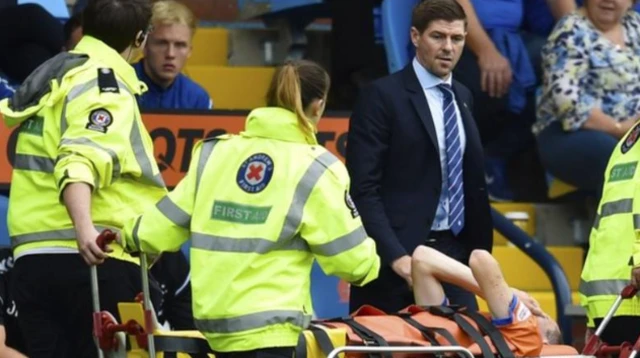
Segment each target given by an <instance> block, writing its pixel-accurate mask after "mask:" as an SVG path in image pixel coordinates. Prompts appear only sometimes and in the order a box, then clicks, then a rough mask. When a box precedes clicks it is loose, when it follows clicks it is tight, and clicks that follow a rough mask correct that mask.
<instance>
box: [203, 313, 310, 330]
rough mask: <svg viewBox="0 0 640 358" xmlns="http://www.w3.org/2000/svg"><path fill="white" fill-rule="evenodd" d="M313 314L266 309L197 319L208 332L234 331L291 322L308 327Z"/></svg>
mask: <svg viewBox="0 0 640 358" xmlns="http://www.w3.org/2000/svg"><path fill="white" fill-rule="evenodd" d="M310 322H311V316H310V315H305V314H304V313H303V312H300V311H287V310H278V311H265V312H258V313H251V314H247V315H244V316H238V317H231V318H218V319H197V318H196V319H195V324H196V327H197V328H198V330H199V331H201V332H206V333H234V332H243V331H248V330H251V329H256V328H262V327H267V326H271V325H275V324H284V323H290V324H293V325H295V326H297V327H301V328H306V327H307V326H308V325H309V323H310Z"/></svg>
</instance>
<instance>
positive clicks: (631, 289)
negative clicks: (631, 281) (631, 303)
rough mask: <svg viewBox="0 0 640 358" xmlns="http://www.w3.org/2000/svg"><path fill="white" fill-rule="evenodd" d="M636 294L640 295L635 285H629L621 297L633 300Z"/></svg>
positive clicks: (621, 293) (623, 290)
mask: <svg viewBox="0 0 640 358" xmlns="http://www.w3.org/2000/svg"><path fill="white" fill-rule="evenodd" d="M636 293H638V289H637V288H635V287H634V286H633V285H627V286H625V288H623V289H622V292H620V296H621V297H622V298H623V299H626V298H631V297H633V296H635V295H636Z"/></svg>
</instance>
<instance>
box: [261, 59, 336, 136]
mask: <svg viewBox="0 0 640 358" xmlns="http://www.w3.org/2000/svg"><path fill="white" fill-rule="evenodd" d="M328 90H329V75H328V74H327V72H326V71H325V70H324V69H322V67H320V66H319V65H317V64H315V63H313V62H311V61H306V60H300V61H293V62H287V63H285V64H284V65H282V66H281V67H280V68H278V70H277V71H276V73H275V75H274V76H273V80H272V81H271V86H270V87H269V91H268V93H267V105H268V106H270V107H281V108H284V109H287V110H289V111H291V112H293V113H295V114H296V117H297V118H298V124H299V125H300V128H301V129H302V131H303V132H304V133H305V134H306V135H307V136H309V137H310V138H314V137H315V133H316V131H317V129H316V127H315V125H314V124H313V121H312V120H311V119H310V118H309V116H307V114H306V110H307V109H308V108H307V107H308V106H309V105H310V104H311V102H312V101H313V100H316V99H324V98H325V97H326V94H327V92H328Z"/></svg>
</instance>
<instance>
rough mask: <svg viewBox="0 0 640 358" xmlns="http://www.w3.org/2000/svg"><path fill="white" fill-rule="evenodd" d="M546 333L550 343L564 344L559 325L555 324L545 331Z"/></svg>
mask: <svg viewBox="0 0 640 358" xmlns="http://www.w3.org/2000/svg"><path fill="white" fill-rule="evenodd" d="M544 335H545V338H547V342H549V344H554V345H558V344H562V332H560V329H559V328H558V326H556V325H553V326H552V327H550V328H547V329H546V331H545V332H544Z"/></svg>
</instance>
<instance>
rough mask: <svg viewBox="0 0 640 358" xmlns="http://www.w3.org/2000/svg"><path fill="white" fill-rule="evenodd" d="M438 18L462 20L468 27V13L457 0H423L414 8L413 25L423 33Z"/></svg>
mask: <svg viewBox="0 0 640 358" xmlns="http://www.w3.org/2000/svg"><path fill="white" fill-rule="evenodd" d="M438 20H444V21H448V22H452V21H456V20H462V21H464V26H465V28H466V27H467V15H466V14H465V12H464V9H463V8H462V6H460V4H458V1H456V0H422V1H420V3H418V4H417V5H416V6H415V7H414V8H413V13H412V14H411V26H412V27H415V28H416V30H418V32H419V33H423V32H424V30H426V29H427V27H429V24H431V23H432V22H433V21H438Z"/></svg>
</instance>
